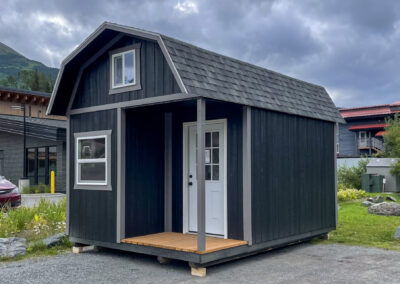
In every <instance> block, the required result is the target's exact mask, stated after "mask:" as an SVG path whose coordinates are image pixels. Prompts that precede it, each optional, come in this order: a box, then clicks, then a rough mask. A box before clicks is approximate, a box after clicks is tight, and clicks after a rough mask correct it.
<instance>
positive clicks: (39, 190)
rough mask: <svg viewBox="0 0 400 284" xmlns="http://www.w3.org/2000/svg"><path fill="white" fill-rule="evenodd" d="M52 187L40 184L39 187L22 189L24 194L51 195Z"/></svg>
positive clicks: (32, 186)
mask: <svg viewBox="0 0 400 284" xmlns="http://www.w3.org/2000/svg"><path fill="white" fill-rule="evenodd" d="M50 192H51V190H50V186H48V185H46V184H44V183H39V185H31V186H29V187H24V188H23V189H22V193H24V194H33V193H50Z"/></svg>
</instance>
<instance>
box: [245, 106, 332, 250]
mask: <svg viewBox="0 0 400 284" xmlns="http://www.w3.org/2000/svg"><path fill="white" fill-rule="evenodd" d="M333 143H334V124H333V123H330V122H325V121H319V120H315V119H309V118H304V117H298V116H293V115H288V114H283V113H278V112H271V111H267V110H261V109H257V108H254V109H253V111H252V217H253V218H252V226H253V229H252V232H253V241H254V243H255V244H257V243H262V242H267V241H271V240H276V239H279V238H284V237H289V236H296V235H299V234H302V233H306V232H312V231H317V230H323V229H331V228H333V227H335V194H334V193H335V191H334V187H335V181H334V154H333V149H334V147H333V146H334V145H333Z"/></svg>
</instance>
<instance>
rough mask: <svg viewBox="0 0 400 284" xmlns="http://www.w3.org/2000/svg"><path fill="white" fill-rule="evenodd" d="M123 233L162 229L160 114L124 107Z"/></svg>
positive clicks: (162, 196) (147, 232)
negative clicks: (124, 180)
mask: <svg viewBox="0 0 400 284" xmlns="http://www.w3.org/2000/svg"><path fill="white" fill-rule="evenodd" d="M125 149H126V175H125V176H126V185H125V214H126V215H125V235H126V237H133V236H140V235H146V234H152V233H159V232H163V231H164V114H163V113H162V112H150V111H146V110H127V111H126V148H125Z"/></svg>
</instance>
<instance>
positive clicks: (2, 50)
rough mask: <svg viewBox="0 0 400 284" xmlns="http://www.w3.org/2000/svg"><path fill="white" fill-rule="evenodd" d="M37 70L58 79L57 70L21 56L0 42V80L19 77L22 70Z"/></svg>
mask: <svg viewBox="0 0 400 284" xmlns="http://www.w3.org/2000/svg"><path fill="white" fill-rule="evenodd" d="M35 69H36V70H37V71H38V72H43V73H45V74H46V75H50V76H51V77H52V78H54V79H55V78H56V77H57V74H58V69H57V68H51V67H47V66H46V65H44V64H43V63H41V62H38V61H34V60H31V59H28V58H26V57H25V56H23V55H22V54H19V53H18V52H16V51H15V50H14V49H12V48H11V47H9V46H7V45H5V44H3V43H1V42H0V80H1V79H5V78H7V76H9V75H12V76H14V77H16V76H17V74H18V72H19V71H21V70H35Z"/></svg>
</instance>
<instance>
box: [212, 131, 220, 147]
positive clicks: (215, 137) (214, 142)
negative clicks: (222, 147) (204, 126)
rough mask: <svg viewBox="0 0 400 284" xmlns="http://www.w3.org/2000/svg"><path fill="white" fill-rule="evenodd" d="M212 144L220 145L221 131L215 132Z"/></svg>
mask: <svg viewBox="0 0 400 284" xmlns="http://www.w3.org/2000/svg"><path fill="white" fill-rule="evenodd" d="M212 146H213V147H219V132H213V134H212Z"/></svg>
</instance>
